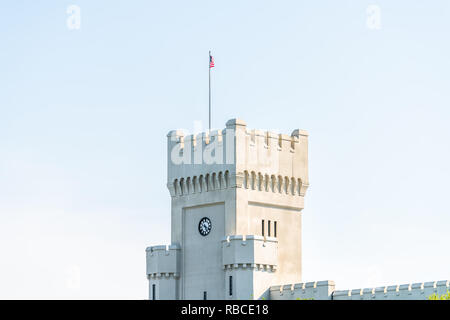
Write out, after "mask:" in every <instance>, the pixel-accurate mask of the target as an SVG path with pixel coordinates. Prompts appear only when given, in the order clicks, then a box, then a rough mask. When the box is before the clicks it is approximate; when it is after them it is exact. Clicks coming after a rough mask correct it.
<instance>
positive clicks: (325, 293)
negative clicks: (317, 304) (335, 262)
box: [270, 280, 450, 300]
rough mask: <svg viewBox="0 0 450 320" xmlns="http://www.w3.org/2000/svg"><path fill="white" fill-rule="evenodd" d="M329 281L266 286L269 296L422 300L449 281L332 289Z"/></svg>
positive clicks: (444, 290) (440, 290)
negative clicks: (268, 289)
mask: <svg viewBox="0 0 450 320" xmlns="http://www.w3.org/2000/svg"><path fill="white" fill-rule="evenodd" d="M334 288H335V284H334V282H333V281H315V282H305V283H296V284H286V285H278V286H272V287H270V299H273V300H298V299H300V300H302V299H315V300H426V299H427V298H428V297H429V296H431V295H432V294H434V293H435V294H437V295H442V294H445V293H447V290H450V281H449V280H443V281H432V282H419V283H412V284H401V285H392V286H384V287H375V288H362V289H350V290H337V291H335V290H334Z"/></svg>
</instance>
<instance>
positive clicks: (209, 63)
mask: <svg viewBox="0 0 450 320" xmlns="http://www.w3.org/2000/svg"><path fill="white" fill-rule="evenodd" d="M208 69H209V131H211V51H209V61H208Z"/></svg>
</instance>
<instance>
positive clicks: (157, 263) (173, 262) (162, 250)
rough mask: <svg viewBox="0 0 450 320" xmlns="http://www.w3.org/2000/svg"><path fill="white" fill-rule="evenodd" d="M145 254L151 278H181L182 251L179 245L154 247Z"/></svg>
mask: <svg viewBox="0 0 450 320" xmlns="http://www.w3.org/2000/svg"><path fill="white" fill-rule="evenodd" d="M145 252H146V253H147V276H148V277H149V278H155V277H156V278H159V277H179V268H178V262H179V261H180V252H181V249H180V247H179V246H178V245H167V246H152V247H148V248H147V249H146V250H145Z"/></svg>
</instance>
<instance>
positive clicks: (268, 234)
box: [267, 220, 270, 237]
mask: <svg viewBox="0 0 450 320" xmlns="http://www.w3.org/2000/svg"><path fill="white" fill-rule="evenodd" d="M267 236H268V237H270V220H269V221H267Z"/></svg>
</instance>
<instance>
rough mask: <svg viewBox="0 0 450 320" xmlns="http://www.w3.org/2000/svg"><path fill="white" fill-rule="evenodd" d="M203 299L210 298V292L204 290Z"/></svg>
mask: <svg viewBox="0 0 450 320" xmlns="http://www.w3.org/2000/svg"><path fill="white" fill-rule="evenodd" d="M203 300H208V293H207V292H206V291H203Z"/></svg>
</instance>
